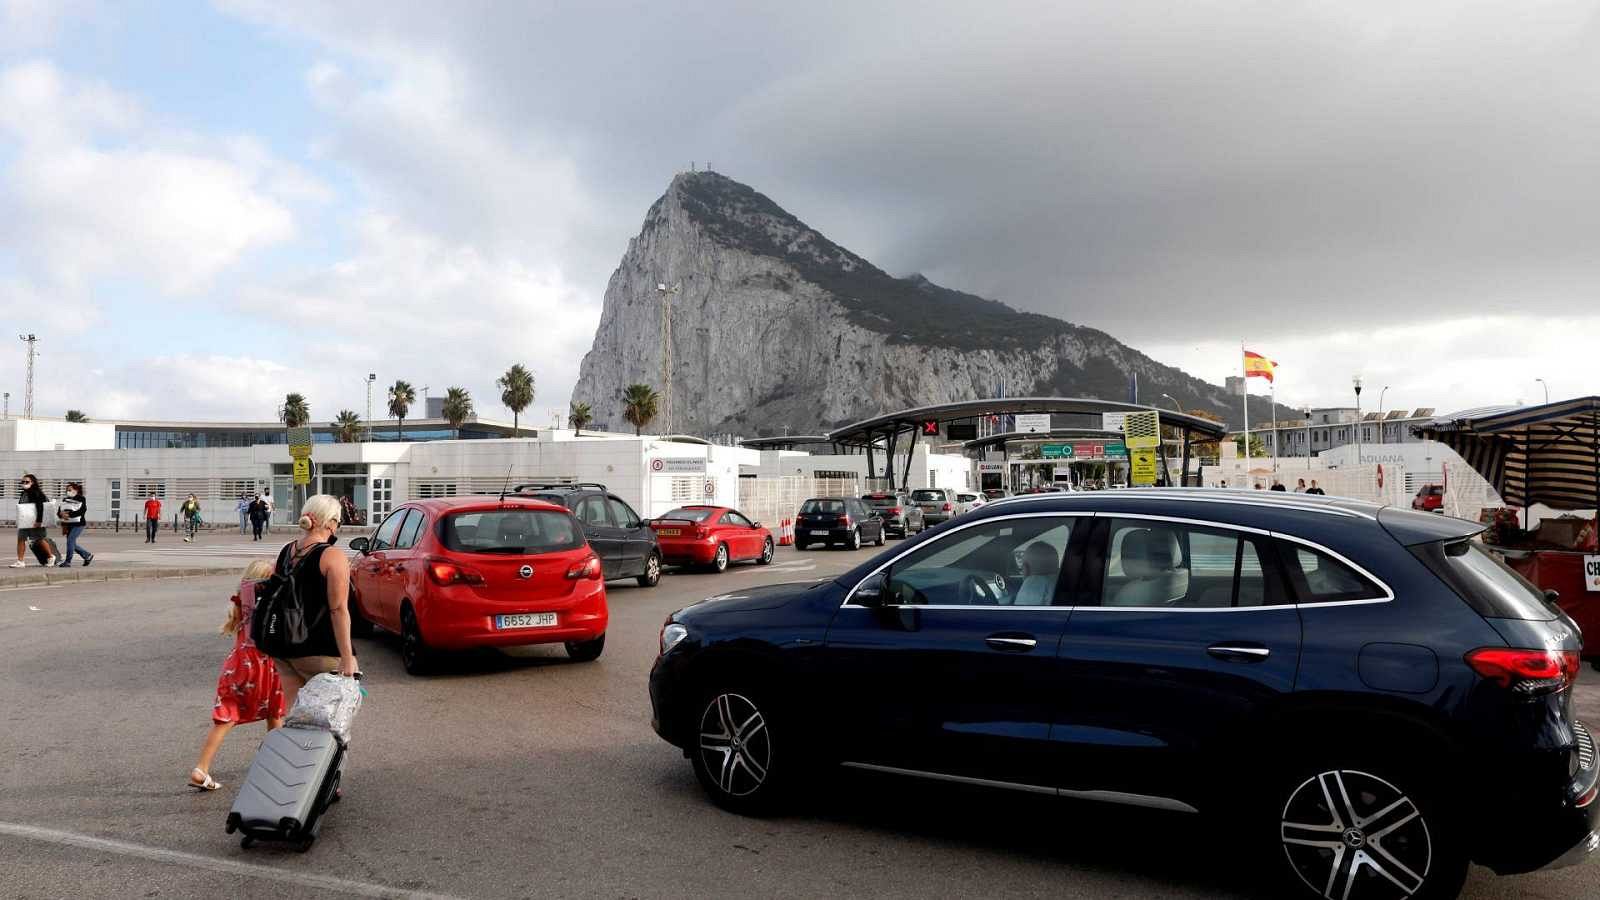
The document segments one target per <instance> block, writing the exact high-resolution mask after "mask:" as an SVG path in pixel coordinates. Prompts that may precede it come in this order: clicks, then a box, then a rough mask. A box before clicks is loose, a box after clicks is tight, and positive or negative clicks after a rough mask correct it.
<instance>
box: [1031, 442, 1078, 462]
mask: <svg viewBox="0 0 1600 900" xmlns="http://www.w3.org/2000/svg"><path fill="white" fill-rule="evenodd" d="M1072 452H1073V448H1072V445H1071V444H1040V445H1039V455H1040V456H1042V457H1044V458H1045V459H1071V458H1072Z"/></svg>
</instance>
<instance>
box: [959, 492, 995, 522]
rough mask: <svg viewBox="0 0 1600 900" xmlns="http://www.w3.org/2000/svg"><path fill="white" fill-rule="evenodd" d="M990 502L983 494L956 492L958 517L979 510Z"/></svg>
mask: <svg viewBox="0 0 1600 900" xmlns="http://www.w3.org/2000/svg"><path fill="white" fill-rule="evenodd" d="M988 502H989V501H988V499H986V498H985V497H984V496H983V495H982V494H980V493H977V492H976V491H957V492H956V515H958V516H959V515H961V514H962V513H969V512H972V511H973V510H975V509H977V508H978V507H980V506H982V505H984V504H985V503H988Z"/></svg>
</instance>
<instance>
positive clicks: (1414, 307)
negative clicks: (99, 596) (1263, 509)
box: [0, 0, 1600, 421]
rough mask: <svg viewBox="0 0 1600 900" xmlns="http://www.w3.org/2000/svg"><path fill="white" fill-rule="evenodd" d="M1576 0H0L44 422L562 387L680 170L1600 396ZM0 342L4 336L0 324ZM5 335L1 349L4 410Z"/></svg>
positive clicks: (1330, 367)
mask: <svg viewBox="0 0 1600 900" xmlns="http://www.w3.org/2000/svg"><path fill="white" fill-rule="evenodd" d="M1597 60H1600V11H1597V4H1596V3H1590V2H1548V3H1546V2H1537V0H1524V2H1519V3H1516V4H1508V3H1503V2H1499V3H1464V4H1457V3H1450V4H1446V3H1420V2H1419V3H1408V4H1394V3H1387V2H1383V3H1379V2H1372V3H1366V2H1352V0H1330V2H1298V3H1296V2H1285V0H1272V2H1265V0H1258V2H1194V3H1182V4H1174V3H1170V2H1164V3H1140V2H1119V3H1114V4H1102V3H1092V4H1091V3H1071V2H1066V3H1064V2H1037V3H1017V2H995V0H991V2H986V3H981V4H979V3H966V2H953V3H934V2H927V0H922V2H915V3H913V2H901V3H888V2H864V0H852V2H850V3H835V4H827V3H824V4H805V3H794V2H783V3H776V2H772V3H767V2H742V3H733V2H728V3H710V2H681V3H653V4H644V3H637V2H629V3H606V2H586V3H582V4H578V3H550V2H531V0H530V2H517V3H505V4H495V3H470V2H464V0H463V2H453V3H448V4H445V3H437V2H431V0H428V2H423V0H418V2H406V0H344V2H341V3H337V4H328V3H323V2H316V0H306V2H299V0H259V2H258V0H218V2H215V3H209V4H208V3H202V2H192V3H184V2H167V3H158V4H138V5H134V4H123V3H113V2H95V0H0V312H3V313H5V318H6V320H7V322H8V323H9V324H10V325H11V326H12V327H11V329H10V330H11V331H32V332H34V333H36V334H38V335H39V336H40V338H41V344H40V352H41V356H40V360H39V385H38V388H37V400H36V405H37V412H38V413H39V414H41V415H60V414H61V413H62V412H63V411H64V410H66V409H67V408H69V407H74V408H80V409H83V410H85V411H87V412H88V413H89V414H90V415H91V416H97V417H101V418H121V417H161V418H203V417H229V418H234V417H242V418H253V419H270V418H272V416H273V415H274V411H275V408H276V404H277V402H278V401H279V400H281V398H282V396H283V394H284V393H285V392H286V391H289V390H301V391H303V392H305V393H306V394H308V395H309V396H310V398H311V402H312V406H313V414H314V415H315V416H316V417H317V418H318V419H324V418H330V417H332V415H333V414H334V413H335V412H336V411H337V410H338V409H339V408H341V407H348V408H351V409H355V410H357V411H361V410H362V409H363V408H364V404H365V393H364V383H363V382H364V378H365V375H366V373H367V372H376V373H377V374H378V377H379V381H380V383H385V382H388V381H392V380H394V379H395V378H402V377H403V378H406V379H408V380H410V381H411V382H412V383H413V384H415V385H417V386H418V387H421V386H424V385H426V386H429V387H430V389H431V390H432V391H433V392H442V389H443V388H444V387H445V386H447V385H454V384H460V385H463V386H465V387H467V388H468V389H469V390H471V391H472V392H473V394H474V395H475V396H476V397H477V398H478V401H479V407H480V411H482V412H484V413H486V414H504V410H502V409H500V408H499V404H498V401H497V399H496V398H497V394H498V392H497V391H496V390H495V389H494V387H493V382H494V379H495V377H496V376H497V375H498V374H499V373H500V372H501V371H503V370H504V368H505V367H506V366H507V365H509V364H510V363H512V362H523V363H525V364H527V365H529V366H530V367H531V368H533V370H534V372H535V374H536V376H537V378H538V383H539V387H538V399H537V400H536V401H535V409H534V411H533V412H531V413H530V414H529V417H530V418H531V419H533V420H535V421H548V419H549V417H550V410H551V409H552V408H554V407H561V406H564V405H565V404H566V401H567V398H568V395H569V394H570V391H571V388H572V384H573V382H574V380H575V379H576V376H577V363H578V360H579V359H580V358H581V356H582V354H583V353H584V351H585V350H587V349H588V345H589V341H590V338H591V336H592V334H593V329H594V326H595V324H596V322H597V321H598V318H599V307H600V300H601V295H602V293H603V291H604V288H605V282H606V278H607V277H608V275H609V273H610V271H611V269H612V268H613V267H614V266H615V265H616V262H617V260H618V259H619V258H620V256H621V254H622V252H623V250H624V249H625V248H626V245H627V240H628V238H629V237H630V236H632V235H633V234H634V233H635V232H636V231H637V229H638V227H639V223H640V220H641V218H642V216H643V213H644V211H645V210H646V209H647V208H648V207H649V205H650V203H651V202H652V201H653V200H654V199H655V198H656V197H657V196H658V195H659V194H660V193H661V191H662V189H663V188H664V187H665V185H666V183H667V182H668V180H670V178H671V176H672V175H673V173H674V172H676V171H678V170H682V169H685V168H687V167H688V166H689V165H690V164H691V162H693V163H697V164H699V165H705V164H706V163H708V162H709V163H710V165H712V166H713V167H714V168H715V169H717V170H718V171H721V172H724V173H726V174H728V175H731V176H733V177H735V178H738V179H739V180H741V181H744V182H746V183H748V184H751V185H753V186H755V187H756V188H757V189H759V190H761V191H763V192H764V193H766V194H768V195H769V196H771V197H773V198H774V199H775V200H777V201H778V202H779V203H780V204H782V205H784V206H786V207H787V208H789V209H790V210H791V211H793V212H794V213H796V214H797V215H799V216H800V217H801V218H803V219H805V220H807V221H808V222H809V223H811V224H812V225H813V226H814V227H816V228H818V229H819V230H821V231H823V232H825V233H826V234H828V235H829V236H830V237H832V238H833V239H834V240H836V241H838V242H840V243H842V244H845V245H846V246H849V247H850V248H851V249H853V250H855V251H857V252H859V253H861V254H862V255H864V256H866V257H867V258H869V259H872V260H874V261H876V262H878V263H879V264H880V265H882V266H883V267H884V268H886V269H888V270H889V271H891V272H894V273H896V274H909V273H911V272H918V271H920V272H922V273H924V274H926V275H927V276H929V277H930V278H933V279H934V280H935V281H939V282H941V283H945V284H948V285H951V286H953V287H958V288H962V289H965V290H970V291H973V292H975V293H979V294H983V295H985V296H990V297H994V298H996V299H1000V300H1004V301H1006V302H1008V303H1010V304H1012V305H1014V306H1017V307H1021V308H1025V309H1031V310H1037V311H1041V312H1046V313H1051V314H1054V315H1059V316H1062V317H1064V318H1067V319H1069V320H1071V321H1074V322H1078V323H1080V324H1086V325H1092V326H1095V327H1099V328H1102V329H1105V330H1106V331H1109V332H1110V333H1112V334H1113V335H1116V336H1117V337H1119V338H1121V339H1123V340H1124V341H1127V342H1128V343H1130V344H1132V345H1134V346H1135V347H1138V348H1139V349H1141V350H1144V351H1146V352H1148V353H1150V354H1151V355H1152V356H1154V357H1156V358H1157V359H1160V360H1162V361H1165V362H1169V363H1172V364H1175V365H1179V366H1181V367H1183V368H1185V369H1187V370H1188V371H1190V372H1192V373H1193V374H1196V375H1199V376H1201V377H1204V378H1207V379H1209V380H1213V381H1218V382H1220V381H1221V379H1222V378H1223V377H1224V376H1226V375H1228V374H1231V373H1233V372H1235V371H1237V368H1238V362H1237V360H1238V347H1239V344H1240V342H1241V341H1245V342H1247V343H1248V344H1249V346H1250V347H1251V348H1252V349H1256V350H1259V351H1261V352H1263V353H1266V354H1267V355H1269V356H1271V357H1273V358H1275V359H1277V360H1278V362H1279V363H1280V364H1281V366H1282V368H1281V373H1282V377H1281V379H1280V385H1279V399H1280V400H1281V401H1283V402H1288V403H1294V404H1301V403H1310V404H1318V405H1320V404H1333V403H1341V402H1345V400H1346V398H1348V397H1349V396H1350V391H1349V387H1350V377H1351V376H1352V375H1354V374H1356V373H1360V374H1362V375H1363V376H1364V377H1365V379H1366V382H1367V384H1368V385H1370V386H1371V388H1370V389H1369V390H1370V393H1369V394H1368V397H1369V398H1370V399H1371V400H1376V399H1377V398H1376V396H1375V395H1376V393H1377V392H1378V390H1379V389H1380V388H1381V387H1382V386H1384V385H1387V386H1389V390H1388V393H1387V403H1388V406H1389V407H1391V408H1393V407H1397V406H1418V405H1428V406H1436V407H1440V408H1442V409H1451V408H1459V407H1464V406H1470V405H1477V404H1483V403H1496V402H1510V401H1514V400H1518V399H1522V400H1529V401H1533V400H1538V399H1540V398H1542V396H1543V388H1542V387H1541V386H1540V385H1539V384H1538V383H1537V382H1536V381H1535V379H1537V378H1541V377H1542V378H1544V379H1546V380H1547V382H1548V383H1549V385H1550V387H1551V393H1552V397H1565V396H1571V395H1576V394H1582V393H1600V370H1596V368H1595V366H1594V365H1593V355H1594V353H1593V350H1592V349H1590V344H1591V342H1592V340H1593V336H1594V335H1596V334H1600V304H1597V303H1596V299H1595V298H1596V293H1597V286H1600V278H1597V276H1600V251H1597V250H1596V247H1595V236H1596V235H1597V234H1600V228H1597V226H1600V154H1597V153H1596V150H1595V148H1596V147H1597V146H1600V140H1597V139H1600V77H1597V76H1600V62H1597ZM7 339H8V340H11V339H10V338H9V337H8V338H7ZM22 381H23V378H22V347H21V344H20V343H18V344H15V345H14V346H13V347H12V350H10V351H6V352H4V353H0V385H3V386H4V388H5V389H6V390H9V391H11V393H12V409H13V411H15V410H16V409H17V407H18V406H19V405H20V399H19V398H20V394H21V390H22Z"/></svg>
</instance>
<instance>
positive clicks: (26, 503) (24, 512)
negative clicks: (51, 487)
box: [11, 475, 56, 569]
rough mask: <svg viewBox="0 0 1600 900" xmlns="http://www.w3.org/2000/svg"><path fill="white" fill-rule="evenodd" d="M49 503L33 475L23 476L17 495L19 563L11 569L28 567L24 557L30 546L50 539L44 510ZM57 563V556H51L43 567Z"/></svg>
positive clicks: (13, 564) (12, 565) (15, 563)
mask: <svg viewBox="0 0 1600 900" xmlns="http://www.w3.org/2000/svg"><path fill="white" fill-rule="evenodd" d="M49 502H50V500H49V498H48V497H46V496H45V495H44V491H42V490H40V488H39V480H38V479H37V478H34V477H33V476H32V475H23V476H22V482H21V490H20V491H19V492H18V493H17V561H16V562H14V563H12V564H11V568H13V569H20V568H22V567H23V566H26V565H27V563H25V562H23V561H22V556H23V554H24V553H27V552H28V547H29V545H31V544H35V543H38V542H39V541H43V540H46V539H47V538H48V536H49V535H48V534H47V533H46V531H47V525H46V523H45V520H44V508H45V504H47V503H49ZM46 546H48V545H46ZM55 561H56V558H55V556H54V555H51V556H49V557H47V558H45V560H44V562H43V563H42V565H46V566H49V565H54V564H55Z"/></svg>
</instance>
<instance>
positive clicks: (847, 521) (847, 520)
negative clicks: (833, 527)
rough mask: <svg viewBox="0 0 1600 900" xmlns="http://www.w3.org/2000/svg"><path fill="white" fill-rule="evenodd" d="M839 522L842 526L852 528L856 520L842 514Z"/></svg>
mask: <svg viewBox="0 0 1600 900" xmlns="http://www.w3.org/2000/svg"><path fill="white" fill-rule="evenodd" d="M838 524H839V527H840V528H850V527H852V526H854V525H855V523H854V522H852V521H850V517H849V516H840V517H839V522H838Z"/></svg>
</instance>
